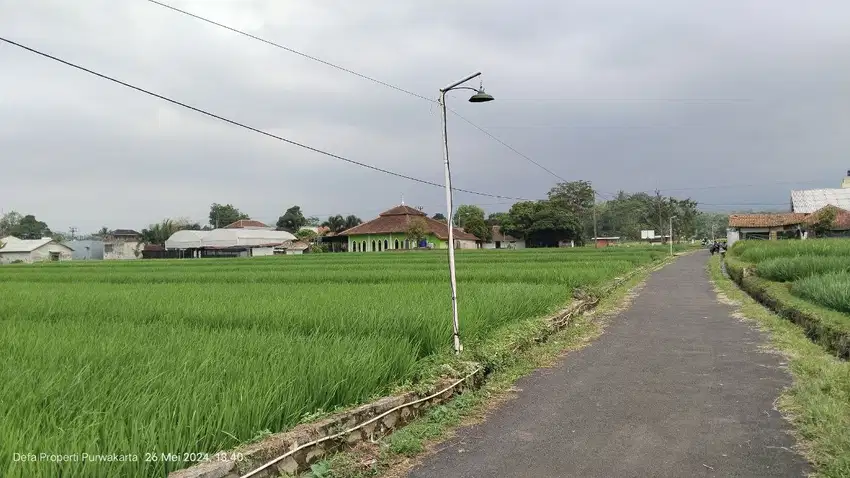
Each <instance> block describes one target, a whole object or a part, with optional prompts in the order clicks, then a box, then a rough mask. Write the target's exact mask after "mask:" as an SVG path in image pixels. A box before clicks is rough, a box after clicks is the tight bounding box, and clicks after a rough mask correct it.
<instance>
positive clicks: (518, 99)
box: [0, 0, 850, 233]
mask: <svg viewBox="0 0 850 478" xmlns="http://www.w3.org/2000/svg"><path fill="white" fill-rule="evenodd" d="M163 1H165V2H166V3H169V4H170V5H173V6H175V7H178V8H181V9H184V10H187V11H190V12H192V13H194V14H197V15H201V16H204V17H207V18H209V19H211V20H214V21H217V22H220V23H223V24H226V25H229V26H231V27H233V28H237V29H241V30H244V31H246V32H248V33H250V34H252V35H255V36H258V37H262V38H264V39H267V40H270V41H273V42H276V43H279V44H281V45H284V46H286V47H288V48H291V49H295V50H298V51H300V52H303V53H306V54H309V55H311V56H314V57H317V58H320V59H322V60H324V61H328V62H332V63H335V64H337V65H340V66H343V67H345V68H347V69H350V70H354V71H356V72H359V73H361V74H363V75H367V76H370V77H373V78H376V79H378V80H380V81H382V82H385V83H389V84H392V85H395V86H398V87H401V88H403V89H406V90H408V91H411V92H415V93H416V94H418V95H422V96H425V97H426V98H429V99H436V98H437V97H438V96H439V89H440V88H441V87H443V86H446V85H448V84H450V83H453V82H454V81H456V80H459V79H462V78H463V77H465V76H467V75H469V74H471V73H474V72H476V71H481V72H483V75H482V76H481V80H482V81H483V86H484V88H485V89H486V90H487V92H488V93H490V94H492V95H493V96H494V97H495V98H496V100H495V101H493V102H489V103H483V104H475V103H469V102H467V99H468V94H467V93H471V92H469V91H465V90H461V91H454V92H450V93H449V94H448V99H447V104H448V107H449V108H451V109H452V110H454V111H456V112H457V113H459V114H460V115H462V116H463V117H464V118H466V119H468V120H469V121H471V122H472V123H474V124H475V125H476V126H478V127H479V128H481V129H484V130H486V131H487V132H489V133H490V135H492V137H491V136H488V135H486V134H484V133H482V132H481V131H480V130H479V129H477V128H476V127H473V126H472V125H470V124H468V123H466V122H464V121H463V120H462V119H460V118H458V117H457V116H455V115H453V114H450V115H449V118H448V139H449V149H450V158H451V166H452V168H451V170H452V181H453V185H454V186H455V187H457V188H465V189H470V190H475V191H479V192H485V193H489V194H494V195H500V196H508V197H516V198H528V199H538V198H543V197H545V195H546V192H547V191H548V190H549V189H550V188H551V187H552V186H553V185H554V184H555V183H556V182H557V181H559V179H558V178H556V177H555V176H553V175H551V174H550V173H548V172H546V171H545V170H543V169H542V168H539V167H537V166H535V165H534V164H532V163H531V162H530V161H529V160H528V159H527V158H531V159H533V160H534V161H536V162H537V163H540V164H541V165H543V166H545V167H546V168H548V169H550V170H551V171H553V172H554V173H555V174H557V175H558V176H560V177H562V178H565V179H568V180H579V179H582V180H588V181H591V182H592V184H593V186H594V187H595V188H596V189H597V190H598V191H601V192H602V193H601V194H603V197H605V196H604V195H605V194H610V193H615V192H617V191H619V190H625V191H629V192H636V191H652V190H654V189H661V191H662V193H664V194H667V195H674V196H677V197H691V198H693V199H694V200H697V201H699V202H700V203H702V204H703V206H702V207H703V208H704V209H705V210H711V211H731V210H747V209H750V210H766V209H782V208H783V207H785V208H787V204H788V202H789V191H790V190H791V189H807V188H820V187H839V185H840V183H841V180H842V179H843V176H844V175H845V174H846V173H847V170H848V169H850V154H848V150H850V134H848V131H850V113H848V105H850V86H848V85H850V62H848V61H846V57H847V52H848V51H850V29H848V28H847V19H848V18H850V3H848V2H846V1H845V0H822V1H820V2H818V6H817V8H814V7H812V6H808V5H807V4H806V3H805V2H799V1H797V0H753V1H743V2H742V1H740V0H734V1H733V0H718V1H713V2H682V1H679V0H656V1H655V2H651V4H648V3H646V2H634V1H631V0H628V1H627V0H621V1H613V0H592V1H591V0H586V1H566V0H565V1H560V2H553V1H550V0H545V1H544V0H528V1H526V2H522V3H521V4H520V3H517V2H512V1H506V0H488V1H483V0H480V1H479V0H474V1H473V0H467V1H464V2H450V1H448V0H429V1H428V2H412V1H410V2H398V1H389V0H385V1H373V0H361V1H358V2H350V1H341V0H336V1H328V0H324V1H322V0H318V1H309V2H308V1H273V0H163ZM0 37H3V38H6V39H8V40H13V41H15V42H18V43H22V44H24V45H26V46H28V47H31V48H34V49H37V50H40V51H42V52H45V53H48V54H50V55H53V56H56V57H59V58H61V59H63V60H66V61H69V62H73V63H76V64H79V65H81V66H84V67H86V68H89V69H91V70H95V71H97V72H99V73H102V74H105V75H108V76H112V77H115V78H117V79H119V80H122V81H124V82H127V83H131V84H133V85H135V86H138V87H141V88H144V89H147V90H149V91H152V92H155V93H157V94H160V95H163V96H167V97H169V98H172V99H175V100H178V101H181V102H184V103H186V104H189V105H192V106H194V107H197V108H201V109H204V110H207V111H210V112H212V113H215V114H217V115H219V116H223V117H226V118H228V119H231V120H234V121H237V122H240V123H244V124H246V125H249V126H251V127H253V128H256V129H259V130H262V131H265V132H268V133H271V134H274V135H277V136H280V137H284V138H286V139H289V140H292V141H296V142H299V143H302V144H305V145H308V146H311V147H314V148H318V149H321V150H324V151H327V152H330V153H333V154H335V155H338V156H343V157H345V158H349V159H351V160H354V161H359V162H362V163H367V164H370V165H373V166H377V167H380V168H384V169H387V170H391V171H394V172H397V173H399V174H403V175H408V176H413V177H416V178H421V179H423V180H426V181H431V182H434V183H437V184H438V185H442V184H443V183H444V170H443V154H442V139H441V131H440V129H441V125H440V115H439V108H438V107H437V105H436V104H435V103H434V102H432V101H428V100H426V99H422V98H418V97H415V96H412V95H408V94H405V93H402V92H400V91H397V90H395V89H392V88H389V87H387V86H383V85H380V84H376V83H374V82H372V81H369V80H366V79H363V78H360V77H358V76H355V75H352V74H349V73H346V72H343V71H340V70H338V69H334V68H332V67H329V66H327V65H324V64H322V63H319V62H316V61H313V60H310V59H307V58H304V57H302V56H299V55H296V54H293V53H291V52H288V51H285V50H283V49H280V48H276V47H274V46H271V45H268V44H265V43H262V42H260V41H257V40H254V39H250V38H247V37H244V36H242V35H239V34H237V33H234V32H232V31H228V30H226V29H224V28H221V27H217V26H214V25H210V24H208V23H204V22H202V21H199V20H197V19H194V18H191V17H189V16H186V15H184V14H181V13H178V12H175V11H172V10H169V9H166V8H164V7H162V6H159V5H156V4H154V3H151V2H148V1H145V0H78V1H74V2H69V1H64V0H30V1H25V0H0ZM469 86H472V87H478V86H479V80H478V79H476V80H473V81H472V82H470V84H469ZM493 137H495V138H497V139H498V141H497V140H496V139H493ZM502 143H504V144H507V145H509V146H510V148H508V147H506V146H504V145H503V144H502ZM511 148H512V149H511ZM732 186H734V187H732ZM402 197H403V198H404V202H405V203H406V204H408V205H412V206H422V207H423V208H424V210H425V211H426V212H428V213H429V214H433V213H436V212H442V213H444V214H445V192H444V191H443V189H442V188H440V187H435V186H431V185H426V184H420V183H416V182H412V181H409V180H405V179H401V178H398V177H394V176H389V175H386V174H383V173H379V172H376V171H372V170H369V169H366V168H362V167H359V166H356V165H352V164H349V163H346V162H343V161H341V160H339V159H334V158H331V157H328V156H325V155H322V154H319V153H316V152H313V151H310V150H307V149H303V148H299V147H297V146H294V145H292V144H288V143H285V142H282V141H279V140H277V139H274V138H270V137H267V136H264V135H262V134H259V133H257V132H253V131H249V130H245V129H243V128H239V127H237V126H233V125H231V124H228V123H225V122H223V121H221V120H217V119H214V118H210V117H207V116H204V115H201V114H199V113H197V112H194V111H191V110H188V109H185V108H181V107H179V106H176V105H173V104H170V103H168V102H165V101H163V100H161V99H158V98H155V97H151V96H149V95H146V94H143V93H140V92H138V91H134V90H132V89H129V88H126V87H123V86H120V85H117V84H115V83H112V82H109V81H107V80H104V79H102V78H98V77H95V76H92V75H90V74H88V73H85V72H82V71H79V70H76V69H73V68H71V67H68V66H66V65H63V64H60V63H57V62H55V61H53V60H50V59H47V58H43V57H40V56H38V55H36V54H33V53H31V52H28V51H26V50H23V49H20V48H18V47H15V46H12V45H9V44H7V43H4V42H0V209H2V210H3V211H6V212H8V211H10V210H15V211H18V212H20V213H24V214H34V215H35V216H36V217H37V218H38V219H40V220H43V221H45V222H46V223H47V224H48V225H49V226H50V228H51V229H52V230H54V231H67V230H68V228H70V227H75V228H76V229H77V231H79V232H81V233H85V232H94V231H96V230H98V229H100V228H101V227H104V226H105V227H108V228H109V229H117V228H123V229H137V230H141V229H142V228H144V227H147V225H148V224H151V223H155V222H158V221H160V220H162V219H164V218H169V217H171V218H177V217H187V218H190V219H193V220H195V221H199V222H202V223H205V222H206V221H207V216H208V213H209V206H210V204H211V203H213V202H217V203H231V204H233V205H234V206H236V207H238V208H240V209H241V210H242V211H244V212H246V213H247V214H249V215H250V216H251V217H252V218H254V219H257V220H261V221H265V222H267V223H272V224H273V223H274V222H275V221H276V220H277V218H278V216H280V215H282V214H283V212H284V211H285V210H286V209H287V208H289V207H290V206H292V205H300V206H301V208H302V210H303V211H304V213H305V214H306V215H308V216H311V215H315V216H320V217H321V218H323V219H324V217H326V216H328V215H331V214H343V215H348V214H356V215H358V216H360V217H362V218H363V219H370V218H372V217H374V216H376V215H377V214H378V213H379V212H381V211H383V210H385V209H389V208H390V207H392V206H394V205H397V204H399V203H401V201H402ZM454 202H455V205H459V204H478V205H481V206H482V207H483V208H484V209H485V210H486V211H488V212H495V211H503V210H507V208H509V207H510V204H511V202H513V201H512V200H508V199H499V198H492V197H486V196H476V195H471V194H468V193H456V194H455V196H454Z"/></svg>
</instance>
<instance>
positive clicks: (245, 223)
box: [222, 219, 274, 231]
mask: <svg viewBox="0 0 850 478" xmlns="http://www.w3.org/2000/svg"><path fill="white" fill-rule="evenodd" d="M222 229H255V230H262V229H264V230H267V231H270V230H272V229H274V228H273V227H270V226H267V225H266V224H264V223H262V222H260V221H255V220H253V219H240V220H238V221H236V222H233V223H230V224H228V225H226V226H224V227H223V228H222Z"/></svg>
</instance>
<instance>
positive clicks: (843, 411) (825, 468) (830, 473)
mask: <svg viewBox="0 0 850 478" xmlns="http://www.w3.org/2000/svg"><path fill="white" fill-rule="evenodd" d="M736 247H737V245H736ZM709 267H710V274H711V277H712V280H713V281H714V283H715V284H716V285H717V287H718V289H719V290H720V292H722V293H723V294H724V295H725V296H726V297H727V298H729V299H731V300H733V301H734V302H735V303H736V305H737V307H739V312H740V313H741V314H742V315H743V316H745V317H747V318H748V319H751V320H754V321H756V323H757V324H758V325H759V326H760V327H761V328H762V329H764V330H766V331H768V332H769V333H770V341H771V344H772V346H773V347H774V348H775V349H776V350H778V351H779V352H781V353H782V354H783V355H785V356H786V357H787V358H788V367H789V370H790V372H791V375H792V376H793V379H794V380H793V385H792V386H791V387H790V388H789V389H787V390H786V391H785V392H784V393H783V394H782V396H781V397H780V399H779V401H778V406H779V409H780V410H781V411H782V412H783V414H784V415H785V416H786V418H788V419H789V420H790V421H791V423H792V424H793V425H794V428H795V430H796V434H797V438H798V442H799V445H800V447H801V449H802V451H803V453H804V454H805V455H806V457H807V458H808V459H809V460H810V461H811V462H812V464H813V465H814V466H815V474H816V476H819V477H830V478H833V477H834V478H838V477H847V476H850V433H848V432H847V430H848V429H850V363H848V362H846V361H842V360H839V359H837V358H835V357H833V356H832V355H831V354H830V353H829V352H828V351H826V350H824V349H823V348H822V347H820V346H819V345H817V344H815V343H813V342H811V341H810V340H809V339H808V337H807V336H806V333H805V331H804V330H803V329H802V328H801V327H799V326H797V325H795V324H794V323H792V322H790V321H788V320H785V319H784V318H782V317H780V316H778V315H776V314H773V313H771V312H770V311H768V310H767V309H765V308H764V307H762V306H761V305H759V304H758V303H757V302H755V301H754V300H752V299H751V298H750V297H749V296H748V295H747V294H746V293H744V292H742V291H741V290H740V289H738V288H737V287H736V286H735V284H733V283H732V281H730V280H729V279H726V278H725V277H723V274H722V273H721V272H720V262H719V260H718V259H717V258H712V260H711V262H710V266H709Z"/></svg>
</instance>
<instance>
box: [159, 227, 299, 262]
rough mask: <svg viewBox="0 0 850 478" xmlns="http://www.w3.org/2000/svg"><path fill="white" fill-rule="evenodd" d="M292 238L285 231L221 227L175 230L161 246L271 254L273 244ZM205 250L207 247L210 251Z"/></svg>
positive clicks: (197, 254) (197, 251)
mask: <svg viewBox="0 0 850 478" xmlns="http://www.w3.org/2000/svg"><path fill="white" fill-rule="evenodd" d="M292 241H295V236H293V235H292V234H290V233H288V232H286V231H273V230H270V229H260V228H256V229H227V228H223V229H213V230H212V231H177V232H175V233H174V234H172V235H171V237H169V238H168V240H167V241H165V248H166V249H168V250H183V251H190V252H191V255H192V256H195V257H200V256H201V255H226V256H236V257H254V256H270V255H273V254H274V248H275V247H276V246H281V245H284V244H288V243H291V242H292ZM202 251H204V252H203V253H202ZM206 251H210V254H207V252H206ZM214 251H215V252H214Z"/></svg>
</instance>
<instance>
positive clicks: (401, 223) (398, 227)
mask: <svg viewBox="0 0 850 478" xmlns="http://www.w3.org/2000/svg"><path fill="white" fill-rule="evenodd" d="M415 219H421V220H422V221H424V222H425V230H426V231H428V232H429V233H431V234H433V235H435V236H437V238H439V239H442V240H446V239H448V238H449V228H448V226H447V225H446V224H445V223H442V222H440V221H437V220H434V219H431V218H430V217H428V215H427V214H425V213H423V212H422V211H419V210H418V209H414V208H412V207H410V206H396V207H394V208H392V209H389V210H387V211H384V212H382V213H381V214H380V215H378V217H377V218H376V219H372V220H371V221H369V222H364V223H363V224H360V225H359V226H354V227H352V228H351V229H348V230H345V231H342V232H341V233H339V235H340V236H356V235H363V234H404V233H405V232H407V228H408V227H409V226H410V223H411V221H413V220H415ZM453 234H454V238H455V239H457V240H461V241H479V240H480V239H478V238H477V237H475V236H474V235H472V234H469V233H467V232H464V231H462V230H460V229H458V228H456V227H455V228H453Z"/></svg>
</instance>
